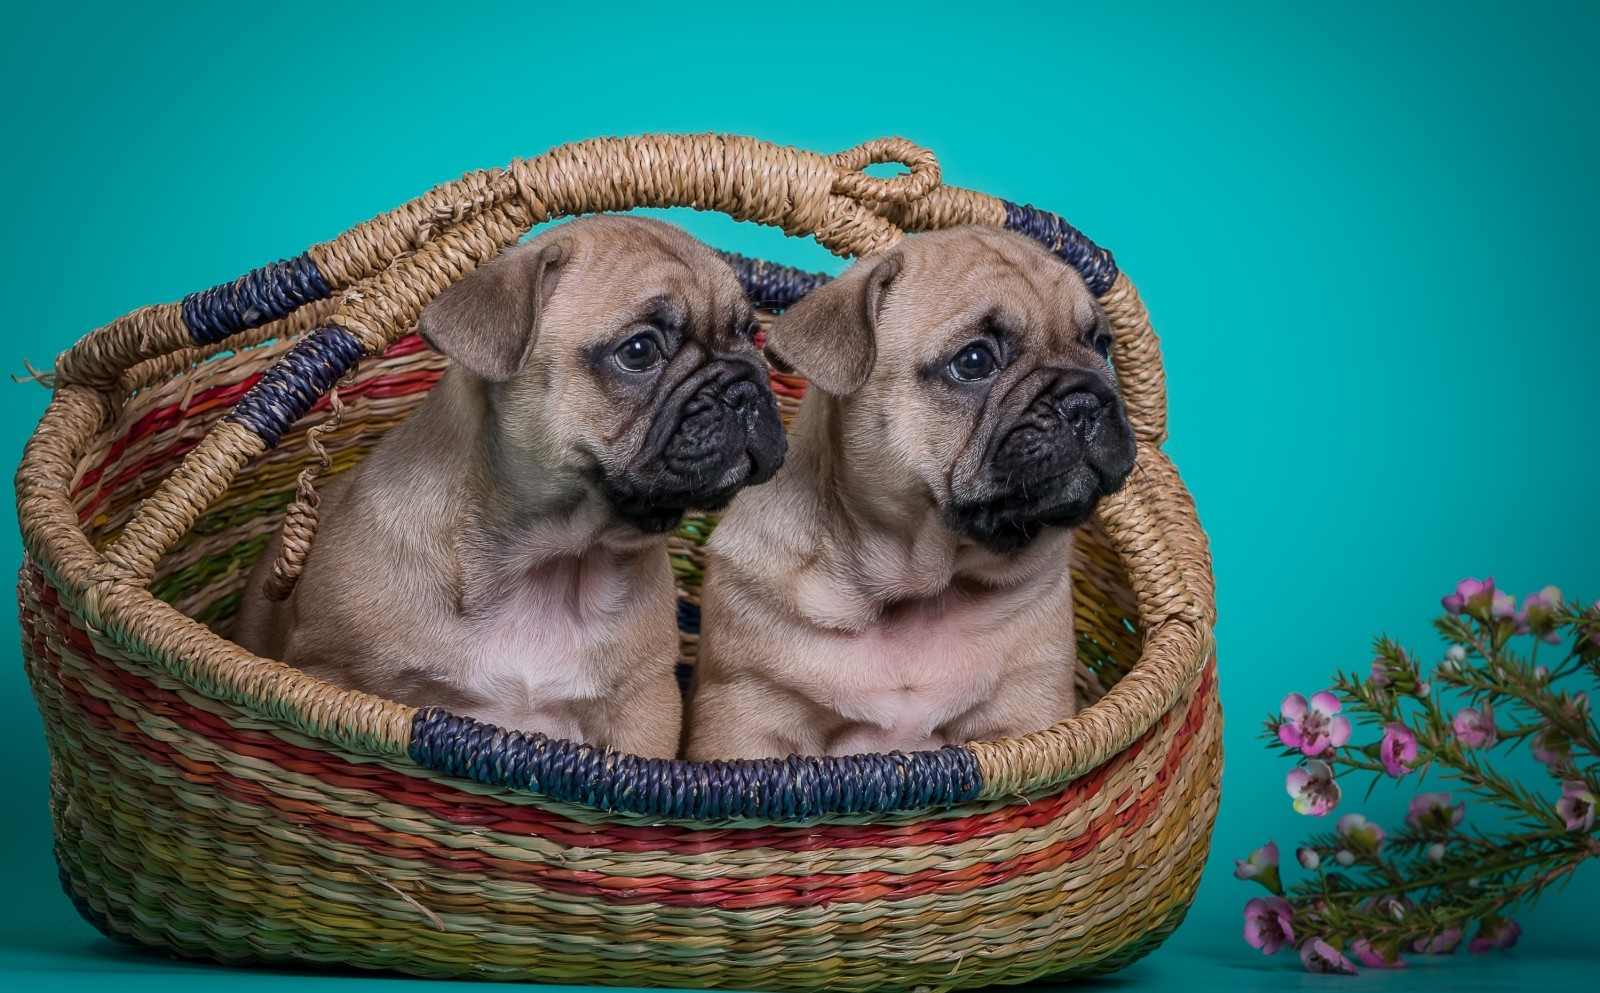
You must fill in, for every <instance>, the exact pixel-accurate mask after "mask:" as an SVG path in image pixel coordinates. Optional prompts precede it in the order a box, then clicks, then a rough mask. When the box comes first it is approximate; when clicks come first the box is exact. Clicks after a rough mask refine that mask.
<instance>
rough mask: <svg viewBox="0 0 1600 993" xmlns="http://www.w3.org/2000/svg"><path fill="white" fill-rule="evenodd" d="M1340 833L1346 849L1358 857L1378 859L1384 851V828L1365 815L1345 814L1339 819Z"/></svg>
mask: <svg viewBox="0 0 1600 993" xmlns="http://www.w3.org/2000/svg"><path fill="white" fill-rule="evenodd" d="M1338 831H1339V837H1341V838H1343V839H1344V846H1345V848H1347V849H1348V850H1349V851H1350V852H1351V854H1353V855H1356V856H1357V857H1365V858H1376V857H1377V854H1378V853H1379V852H1380V851H1382V850H1383V839H1384V834H1383V828H1381V827H1379V826H1378V825H1376V824H1374V823H1372V822H1371V821H1369V820H1367V818H1366V815H1364V814H1345V815H1344V816H1343V817H1341V818H1339V824H1338Z"/></svg>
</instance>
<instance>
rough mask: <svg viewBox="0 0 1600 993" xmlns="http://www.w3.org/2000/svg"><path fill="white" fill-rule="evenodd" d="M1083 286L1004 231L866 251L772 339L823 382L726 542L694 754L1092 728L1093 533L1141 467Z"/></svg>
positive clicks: (729, 523)
mask: <svg viewBox="0 0 1600 993" xmlns="http://www.w3.org/2000/svg"><path fill="white" fill-rule="evenodd" d="M1110 346H1111V327H1110V324H1109V322H1108V321H1107V319H1106V316H1105V314H1104V313H1103V312H1102V311H1101V310H1100V308H1099V306H1098V305H1097V304H1096V302H1095V299H1094V297H1093V295H1092V294H1090V292H1089V290H1088V288H1087V287H1086V286H1085V285H1084V282H1083V279H1082V278H1081V277H1080V276H1079V275H1078V274H1077V272H1075V271H1074V270H1073V269H1072V268H1071V267H1069V266H1067V265H1065V264H1063V263H1062V262H1061V261H1060V260H1059V259H1057V258H1055V257H1054V256H1052V255H1051V254H1050V253H1049V252H1047V251H1046V250H1045V249H1044V248H1043V247H1041V246H1040V245H1038V244H1037V243H1036V242H1034V241H1032V240H1031V239H1028V238H1026V237H1023V236H1021V235H1017V234H1012V233H1008V232H1004V231H998V230H995V229H992V228H985V227H965V228H955V229H950V230H945V231H938V232H931V233H928V234H921V235H916V236H913V237H911V238H909V239H907V240H905V241H903V242H901V243H900V244H899V245H896V246H895V247H893V248H890V249H888V250H886V251H884V252H880V253H878V254H876V255H873V256H870V257H867V258H864V259H862V260H860V261H858V262H857V263H856V264H855V265H854V266H852V267H851V268H850V269H849V270H848V271H847V272H846V273H845V274H844V275H843V276H841V277H840V278H839V279H837V280H835V281H834V282H833V283H831V284H829V285H827V286H824V287H822V288H821V289H818V290H817V291H815V292H814V293H812V294H811V295H810V296H809V297H807V298H805V299H804V300H802V301H801V302H800V303H799V304H797V305H796V306H794V307H793V308H791V309H790V310H789V312H788V313H786V314H784V315H783V316H781V317H780V318H778V320H777V321H776V322H775V323H774V324H773V326H772V328H771V329H770V331H769V333H768V340H767V349H768V352H769V354H770V355H772V356H773V357H774V358H775V360H776V361H778V362H779V363H781V364H787V365H789V366H793V367H794V368H795V369H797V370H798V371H800V372H801V373H804V374H805V375H806V376H807V377H809V379H810V381H811V389H810V391H809V392H808V393H807V395H806V399H805V401H804V403H803V404H802V406H801V409H800V412H799V414H798V415H797V416H796V419H795V422H794V424H793V425H792V427H791V430H790V435H789V455H788V458H787V460H786V462H785V464H784V466H783V468H782V469H781V470H780V471H779V472H778V474H777V476H776V477H775V478H774V479H773V481H772V482H771V483H769V484H768V485H766V486H764V487H761V488H759V489H752V490H748V491H746V492H744V493H743V494H741V495H740V496H739V497H738V498H737V499H736V500H735V501H734V502H733V505H732V506H731V507H730V508H729V510H728V511H727V513H726V514H725V515H724V516H723V518H722V521H721V523H720V524H719V525H718V527H717V529H716V531H715V533H714V534H713V535H712V538H711V542H710V545H709V556H710V558H709V564H708V567H707V580H706V584H705V588H704V591H703V602H702V634H701V641H700V655H699V660H698V663H697V667H696V676H695V686H694V691H693V694H692V696H691V699H690V705H689V715H688V721H687V726H686V730H685V750H686V754H687V755H688V757H690V758H694V759H713V758H763V757H781V756H788V755H791V754H800V755H844V754H854V753H864V752H885V751H894V750H899V751H913V750H920V749H932V748H938V747H940V746H943V745H947V744H959V743H962V742H967V741H974V740H988V739H995V738H1001V737H1014V736H1017V735H1023V734H1027V733H1030V732H1034V731H1038V730H1041V729H1043V728H1046V727H1049V726H1051V725H1053V724H1055V723H1057V722H1059V721H1061V720H1063V719H1065V718H1067V717H1070V716H1072V715H1073V714H1074V713H1075V712H1076V697H1075V694H1074V688H1073V678H1074V670H1075V669H1076V657H1075V656H1076V650H1075V646H1074V642H1073V634H1072V630H1073V615H1072V579H1071V574H1070V572H1069V565H1070V562H1071V559H1072V530H1071V529H1072V528H1074V527H1075V526H1077V525H1079V524H1082V523H1084V522H1085V521H1087V520H1088V519H1089V517H1090V516H1091V515H1092V514H1093V512H1094V509H1095V506H1096V504H1097V502H1098V501H1099V499H1100V498H1101V497H1102V496H1104V495H1106V494H1109V493H1112V492H1114V491H1116V490H1117V489H1118V488H1119V487H1120V486H1121V485H1122V483H1123V480H1124V479H1125V477H1126V476H1127V474H1128V472H1129V470H1130V469H1131V468H1132V467H1133V460H1134V442H1133V432H1132V429H1131V427H1130V426H1129V424H1128V420H1127V416H1126V411H1125V408H1124V405H1123V402H1122V398H1121V395H1120V393H1119V391H1118V388H1117V381H1116V377H1115V375H1114V374H1113V372H1112V369H1111V366H1110V363H1109V358H1108V356H1109V354H1110Z"/></svg>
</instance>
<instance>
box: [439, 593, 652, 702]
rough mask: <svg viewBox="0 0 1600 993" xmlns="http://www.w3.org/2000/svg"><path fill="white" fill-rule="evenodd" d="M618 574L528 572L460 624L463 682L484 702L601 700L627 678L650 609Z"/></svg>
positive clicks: (650, 606)
mask: <svg viewBox="0 0 1600 993" xmlns="http://www.w3.org/2000/svg"><path fill="white" fill-rule="evenodd" d="M649 599H650V598H649V597H647V596H645V595H644V594H643V592H642V591H640V590H638V589H636V588H635V583H634V582H633V581H632V577H631V576H630V575H628V574H626V573H625V572H624V571H622V570H617V569H609V568H604V567H597V566H595V565H594V564H592V563H590V564H576V565H574V564H571V563H558V564H557V565H556V566H554V567H551V568H545V569H541V570H538V571H532V572H529V573H528V574H527V575H525V576H522V577H519V579H518V580H517V581H516V582H515V583H514V584H513V585H511V586H510V588H509V589H507V590H506V591H505V592H504V593H503V594H502V596H501V597H500V598H499V599H498V600H497V602H496V603H495V605H494V606H493V608H492V609H490V610H487V611H485V612H484V613H482V614H481V615H478V616H469V617H464V618H460V619H459V622H458V624H457V625H456V632H455V636H456V637H457V638H459V639H460V647H461V653H460V654H461V658H462V659H463V662H464V665H463V673H462V675H463V677H464V681H465V682H466V684H467V688H468V689H471V690H475V691H477V692H480V693H483V694H484V695H486V696H493V697H497V698H503V697H506V696H513V697H514V696H524V697H525V698H526V699H527V700H529V701H530V702H545V701H550V700H589V699H596V698H599V697H601V696H604V695H605V694H606V693H608V692H609V691H610V690H611V689H613V688H614V687H615V685H616V683H617V681H618V680H619V679H620V678H622V677H625V676H627V675H628V672H627V671H626V667H627V663H628V662H629V661H636V662H637V661H642V660H630V659H628V658H627V657H626V656H628V655H629V654H630V647H632V648H634V649H635V650H637V649H638V648H640V647H648V646H647V645H645V644H643V643H641V644H640V645H637V646H635V645H633V642H635V641H639V639H638V638H637V637H632V638H630V634H636V633H637V632H636V631H635V626H636V625H638V624H639V623H640V622H641V621H642V620H643V618H644V616H645V614H644V612H648V611H650V610H651V609H652V608H654V607H655V605H654V604H653V603H650V602H648V601H649Z"/></svg>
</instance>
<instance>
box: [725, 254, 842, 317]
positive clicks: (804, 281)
mask: <svg viewBox="0 0 1600 993" xmlns="http://www.w3.org/2000/svg"><path fill="white" fill-rule="evenodd" d="M722 257H723V258H725V259H727V260H728V264H729V265H731V266H733V274H734V275H735V276H738V277H739V282H740V283H742V284H743V285H744V292H745V295H746V296H748V297H749V298H750V302H751V303H752V304H755V305H756V306H757V307H763V308H766V309H769V310H782V309H784V308H785V307H792V306H794V305H795V304H796V303H798V302H799V300H800V298H801V297H803V296H805V295H806V294H807V293H810V292H811V291H812V290H814V289H816V288H817V287H819V286H821V285H822V284H823V283H826V282H829V281H831V280H832V279H833V277H832V276H830V275H828V274H827V273H825V272H806V271H805V270H803V269H791V268H790V267H788V266H783V265H773V264H772V263H771V262H762V261H761V260H760V259H747V258H745V257H744V256H743V255H736V254H734V253H733V252H723V253H722Z"/></svg>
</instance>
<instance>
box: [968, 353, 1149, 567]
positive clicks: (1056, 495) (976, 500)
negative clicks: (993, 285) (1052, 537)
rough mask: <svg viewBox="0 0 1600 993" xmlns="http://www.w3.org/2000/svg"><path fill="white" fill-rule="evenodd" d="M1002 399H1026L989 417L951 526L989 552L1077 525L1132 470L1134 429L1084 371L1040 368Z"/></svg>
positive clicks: (1107, 388)
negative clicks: (985, 441)
mask: <svg viewBox="0 0 1600 993" xmlns="http://www.w3.org/2000/svg"><path fill="white" fill-rule="evenodd" d="M1021 386H1022V388H1019V389H1015V390H1012V391H1010V392H1009V393H1008V394H1007V396H1006V397H1003V398H1001V400H1000V402H1002V403H1004V402H1006V401H1007V400H1008V399H1009V398H1011V397H1016V396H1018V395H1021V396H1023V397H1030V396H1031V398H1032V399H1031V400H1028V401H1027V402H1026V404H1025V405H1018V408H1017V412H1016V413H1015V414H1014V415H1011V416H1001V417H999V418H996V420H995V423H996V425H997V428H996V430H995V431H994V432H993V433H992V434H991V436H990V442H989V446H988V449H987V451H986V453H985V457H984V461H983V466H982V469H981V470H980V472H979V474H978V479H977V481H976V482H975V483H974V484H973V485H972V486H971V488H970V489H971V492H970V493H968V494H954V496H955V499H954V500H953V501H952V505H951V507H950V508H949V509H948V511H947V517H948V519H949V522H950V525H951V527H952V528H954V529H955V530H957V531H959V532H961V533H964V534H969V535H971V536H973V537H975V538H977V539H978V540H980V541H982V542H983V543H984V544H985V545H987V546H988V547H989V548H991V549H993V550H994V551H996V552H1012V551H1016V550H1017V549H1020V548H1022V547H1024V546H1026V545H1027V544H1028V543H1029V542H1031V541H1032V540H1033V539H1034V538H1035V537H1036V536H1037V535H1038V534H1039V532H1040V531H1041V530H1042V529H1044V528H1045V527H1077V526H1078V525H1080V524H1082V523H1084V522H1085V521H1087V520H1088V519H1089V518H1090V517H1091V516H1092V515H1093V514H1094V509H1095V506H1096V505H1097V504H1098V503H1099V502H1100V498H1101V497H1103V496H1106V495H1107V494H1111V493H1115V492H1116V491H1117V490H1119V489H1121V488H1122V484H1123V481H1124V480H1126V479H1127V476H1128V472H1129V471H1130V470H1132V468H1133V457H1134V444H1133V428H1132V427H1131V426H1130V425H1129V424H1128V417H1127V413H1126V409H1125V407H1124V406H1123V403H1122V398H1121V397H1120V396H1119V395H1118V394H1117V391H1116V389H1115V388H1114V387H1113V386H1112V385H1111V383H1110V382H1108V381H1107V380H1106V379H1105V378H1104V377H1103V376H1101V375H1100V374H1098V373H1095V372H1092V371H1090V370H1087V369H1052V370H1040V371H1039V372H1037V373H1034V374H1033V375H1031V376H1030V377H1029V378H1028V380H1025V381H1024V383H1023V384H1021Z"/></svg>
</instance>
